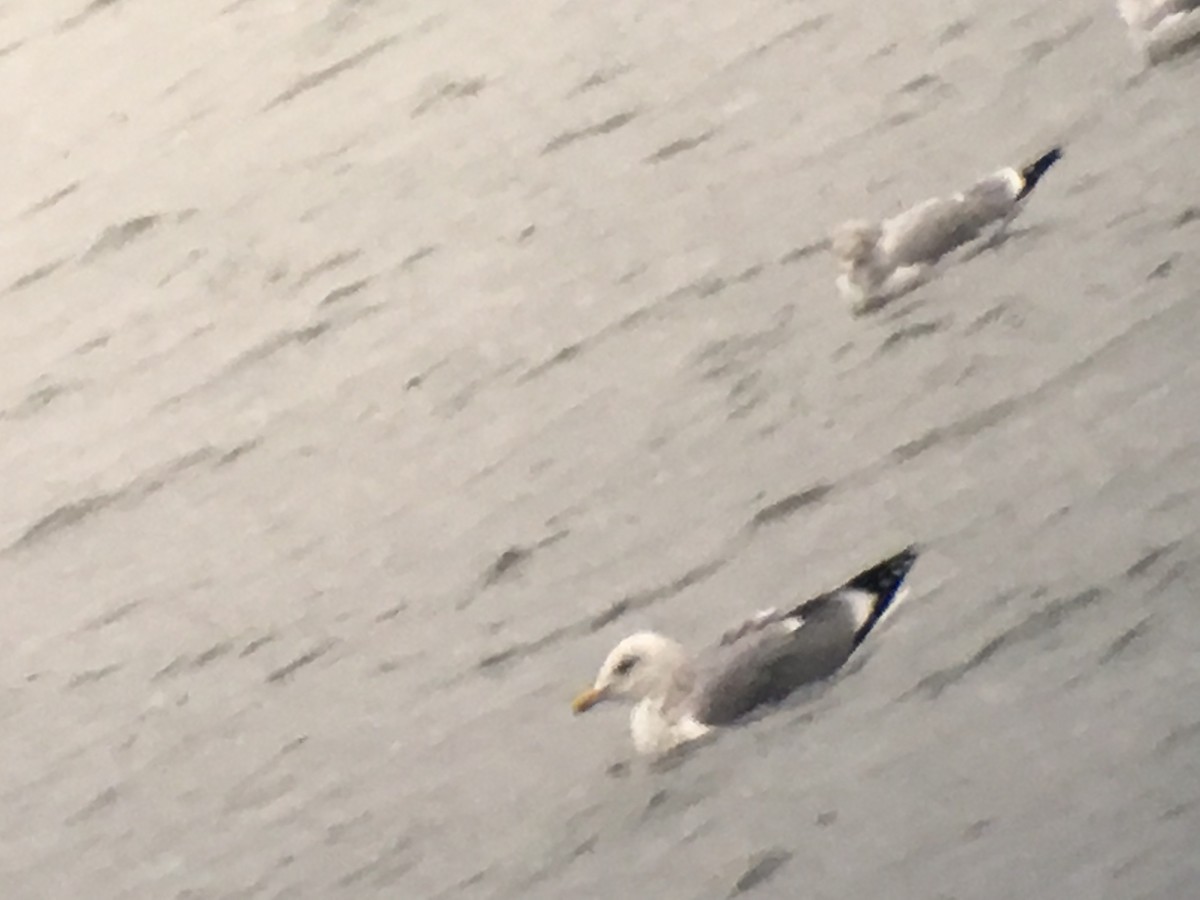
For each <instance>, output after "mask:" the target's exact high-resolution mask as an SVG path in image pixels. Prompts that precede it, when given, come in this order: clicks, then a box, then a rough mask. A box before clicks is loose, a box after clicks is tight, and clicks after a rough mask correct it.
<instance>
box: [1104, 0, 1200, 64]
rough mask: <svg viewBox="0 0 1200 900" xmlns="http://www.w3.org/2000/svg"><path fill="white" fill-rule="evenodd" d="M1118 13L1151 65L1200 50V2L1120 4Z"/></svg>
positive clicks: (1120, 0)
mask: <svg viewBox="0 0 1200 900" xmlns="http://www.w3.org/2000/svg"><path fill="white" fill-rule="evenodd" d="M1117 10H1118V12H1120V14H1121V18H1122V19H1124V20H1125V24H1126V25H1127V26H1129V37H1130V40H1132V41H1133V46H1134V48H1135V49H1136V50H1137V51H1138V52H1139V53H1140V54H1141V55H1142V58H1143V59H1144V60H1145V61H1146V63H1147V64H1148V65H1155V64H1156V63H1160V62H1162V61H1163V60H1165V59H1168V58H1170V57H1172V56H1174V55H1176V54H1177V53H1183V52H1184V51H1186V50H1189V49H1192V48H1193V47H1196V46H1200V0H1117Z"/></svg>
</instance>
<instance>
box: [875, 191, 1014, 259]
mask: <svg viewBox="0 0 1200 900" xmlns="http://www.w3.org/2000/svg"><path fill="white" fill-rule="evenodd" d="M1015 206H1016V204H1015V201H1014V198H1013V191H1012V184H1011V182H1009V180H1008V179H1007V177H1006V176H1005V175H1003V174H1001V173H997V174H995V175H989V176H988V177H987V178H984V179H981V180H980V181H978V182H976V183H975V184H974V185H972V186H971V187H970V189H968V190H967V191H965V192H964V193H962V194H959V195H957V196H955V197H939V198H935V199H932V200H926V201H925V202H924V203H921V204H919V205H917V206H914V207H913V208H911V209H909V210H906V211H905V212H902V213H901V214H900V215H898V216H896V217H895V218H892V219H889V220H888V221H886V222H885V223H884V237H883V249H884V252H885V253H887V255H888V257H889V259H890V261H891V263H892V265H894V266H911V265H919V264H927V263H934V262H937V261H938V260H939V259H941V258H942V257H943V256H945V255H946V254H948V253H951V252H952V251H954V250H956V249H958V248H959V247H961V246H962V245H963V244H966V243H968V242H970V241H973V240H975V239H976V238H977V237H979V235H980V233H981V232H982V231H983V229H985V228H986V227H988V226H989V225H991V224H993V223H996V222H1000V221H1001V220H1003V219H1004V218H1005V217H1006V216H1008V215H1010V214H1011V213H1012V212H1013V211H1014V209H1015Z"/></svg>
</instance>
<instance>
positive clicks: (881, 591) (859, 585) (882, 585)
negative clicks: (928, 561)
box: [846, 544, 920, 601]
mask: <svg viewBox="0 0 1200 900" xmlns="http://www.w3.org/2000/svg"><path fill="white" fill-rule="evenodd" d="M919 555H920V548H919V547H918V546H917V545H916V544H910V545H909V546H907V547H905V548H904V549H903V550H901V551H900V552H899V553H897V554H895V555H894V556H889V557H888V558H887V559H885V560H883V561H882V562H879V563H876V564H875V565H873V566H871V568H869V569H865V570H864V571H862V572H860V573H859V574H857V575H855V576H854V577H853V578H851V579H850V580H849V581H848V582H846V587H848V588H853V589H855V590H859V591H870V592H871V593H872V594H875V595H876V596H877V597H879V599H880V600H882V601H888V600H891V598H892V595H894V594H895V593H896V591H897V590H899V588H900V585H901V584H902V583H903V582H904V579H905V577H906V576H907V575H908V571H909V569H911V568H912V567H913V563H915V562H916V561H917V556H919Z"/></svg>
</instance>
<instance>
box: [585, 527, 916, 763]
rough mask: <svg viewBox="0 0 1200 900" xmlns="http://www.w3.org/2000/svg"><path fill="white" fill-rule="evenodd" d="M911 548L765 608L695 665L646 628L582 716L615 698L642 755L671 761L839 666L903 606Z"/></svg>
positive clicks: (598, 683) (610, 663)
mask: <svg viewBox="0 0 1200 900" xmlns="http://www.w3.org/2000/svg"><path fill="white" fill-rule="evenodd" d="M917 553H918V551H917V548H916V547H914V546H910V547H908V548H906V549H905V550H902V551H901V552H899V553H897V554H895V555H894V556H891V557H889V558H887V559H885V560H883V561H882V562H880V563H877V564H876V565H874V566H871V567H870V568H868V569H866V570H864V571H862V572H860V573H859V574H858V575H855V576H854V577H853V578H851V579H850V580H849V581H847V582H845V583H844V584H843V585H841V586H840V587H838V588H835V589H834V590H832V591H828V592H827V593H824V594H821V595H819V596H817V597H814V598H813V599H811V600H808V601H806V602H804V603H801V604H800V605H799V606H796V607H794V608H792V609H789V610H786V611H784V612H780V611H778V610H776V609H768V610H764V611H762V612H760V613H758V614H757V615H755V616H753V617H752V618H750V619H748V620H747V621H746V622H744V623H742V624H741V625H740V626H738V627H737V628H734V629H731V630H730V631H727V632H726V633H725V634H724V635H723V636H722V638H721V639H720V641H719V642H718V643H717V644H716V645H714V646H712V647H710V648H708V650H707V651H706V652H705V653H704V654H702V655H701V656H699V657H698V658H696V659H695V660H693V659H691V658H689V656H688V654H687V653H686V651H685V650H684V649H683V647H682V646H681V645H680V644H678V643H677V642H676V641H673V640H672V639H671V638H668V637H665V636H663V635H661V634H658V633H656V632H653V631H643V632H639V633H637V634H634V635H631V636H629V637H627V638H625V639H624V640H623V641H621V642H620V643H619V644H617V646H616V647H615V648H614V649H613V650H612V652H611V653H609V654H608V657H607V658H606V659H605V660H604V664H603V665H601V666H600V672H599V674H598V675H597V676H596V680H595V683H594V684H593V685H592V687H590V688H588V689H586V690H585V691H583V692H582V693H580V694H579V696H577V697H576V698H575V700H574V702H573V704H572V708H573V709H574V710H575V713H576V714H579V713H583V712H586V711H588V710H589V709H592V708H593V707H595V706H596V705H597V704H599V703H601V702H603V701H609V700H625V701H630V702H632V703H633V704H634V707H633V712H632V713H631V715H630V721H629V724H630V731H631V733H632V736H633V744H634V748H635V749H636V750H637V752H638V753H642V754H663V753H666V752H667V751H669V750H673V749H674V748H675V747H677V746H680V745H681V744H685V743H687V742H689V741H693V740H695V739H697V738H700V737H703V736H705V735H706V734H709V733H710V732H711V731H712V730H713V728H714V727H716V726H721V725H727V724H729V723H731V722H734V721H735V720H737V719H739V718H740V717H742V716H744V715H745V714H746V713H748V712H750V711H751V710H753V709H756V708H757V707H760V706H762V705H763V704H767V703H777V702H779V701H780V700H783V699H784V698H785V697H787V696H788V695H789V694H791V693H792V692H793V691H795V690H796V689H797V688H799V687H800V686H802V685H804V684H809V683H812V682H815V681H819V680H821V679H825V678H828V677H829V676H831V675H833V674H834V673H835V672H836V671H837V670H838V669H840V668H841V667H842V666H843V665H844V664H845V662H846V661H847V660H848V659H849V658H850V656H851V655H852V654H853V653H854V651H855V650H856V649H857V648H858V646H859V645H860V644H861V643H862V642H863V640H864V639H865V638H866V637H867V635H868V634H870V632H871V631H872V630H873V629H874V628H876V627H877V626H878V625H879V623H880V622H881V621H882V620H883V618H884V616H885V615H886V614H887V613H888V612H889V611H890V610H892V609H893V608H895V606H896V605H898V603H899V601H900V600H901V599H902V597H903V594H904V593H905V592H904V591H902V590H901V587H902V586H903V584H904V580H905V578H906V577H907V575H908V572H909V569H911V568H912V566H913V563H914V562H916V559H917Z"/></svg>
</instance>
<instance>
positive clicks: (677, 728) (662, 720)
mask: <svg viewBox="0 0 1200 900" xmlns="http://www.w3.org/2000/svg"><path fill="white" fill-rule="evenodd" d="M629 730H630V732H631V733H632V735H633V746H634V749H635V750H637V752H638V753H645V754H657V753H666V752H667V751H668V750H670V749H672V748H673V747H677V746H679V745H680V744H684V743H687V742H688V741H694V740H695V739H696V738H698V737H702V736H703V735H705V734H707V733H708V732H709V731H710V729H709V726H707V725H705V724H704V723H703V722H698V721H696V719H695V718H694V717H693V716H691V715H684V716H680V717H679V718H678V719H670V718H668V717H667V716H666V715H664V714H663V710H662V703H661V701H658V700H652V699H649V698H647V699H645V700H643V701H642V702H641V703H639V704H638V705H637V706H635V707H634V708H633V712H632V713H630V715H629Z"/></svg>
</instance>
